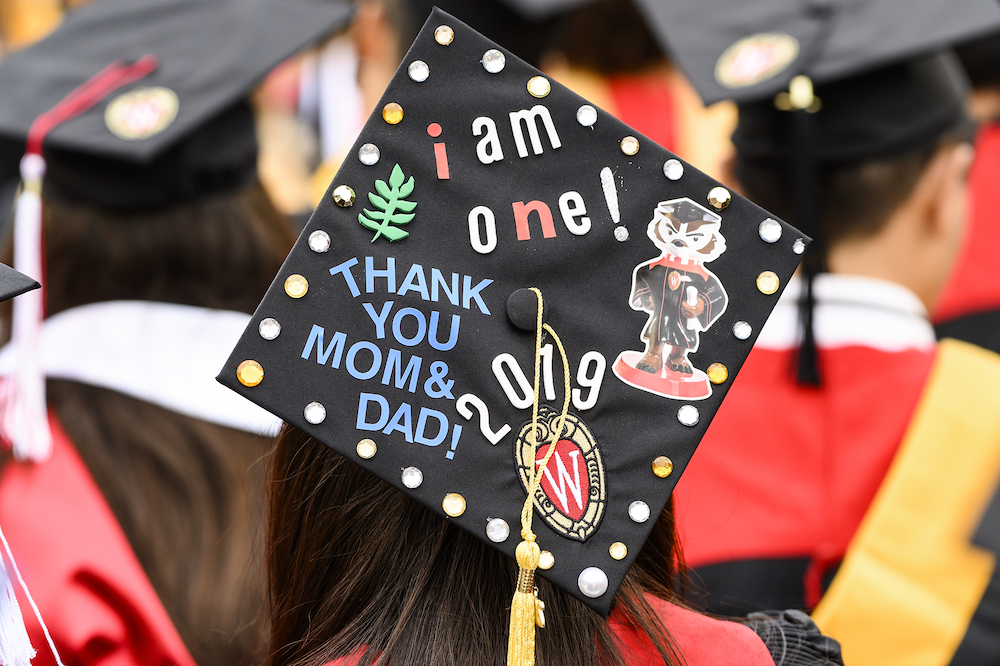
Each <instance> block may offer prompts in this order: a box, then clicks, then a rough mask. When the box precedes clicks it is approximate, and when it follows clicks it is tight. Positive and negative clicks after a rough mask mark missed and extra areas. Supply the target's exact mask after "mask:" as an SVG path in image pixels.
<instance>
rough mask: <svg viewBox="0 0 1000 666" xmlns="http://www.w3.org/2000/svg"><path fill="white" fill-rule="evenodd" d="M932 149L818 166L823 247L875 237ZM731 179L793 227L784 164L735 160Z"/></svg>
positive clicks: (921, 170)
mask: <svg viewBox="0 0 1000 666" xmlns="http://www.w3.org/2000/svg"><path fill="white" fill-rule="evenodd" d="M937 148H938V146H935V147H932V148H923V149H920V150H916V151H910V152H907V153H905V154H903V155H893V156H889V157H883V158H878V159H873V160H867V161H864V162H855V163H848V164H832V165H823V166H820V167H818V170H817V197H816V211H817V213H818V221H819V224H820V233H821V236H822V238H823V242H824V247H825V248H829V247H832V246H833V245H836V244H837V243H839V242H841V241H844V240H850V239H861V238H866V237H870V236H874V235H875V234H877V233H879V232H880V231H881V230H882V228H883V227H884V226H885V224H886V223H887V222H888V221H889V218H890V217H891V216H892V213H893V212H894V211H895V210H896V209H897V208H899V206H901V205H902V204H903V202H904V201H906V199H907V197H909V196H910V193H912V192H913V188H914V187H916V184H917V181H918V180H920V177H921V175H922V174H923V173H924V170H925V169H926V168H927V166H928V164H930V161H931V158H932V157H933V156H934V154H935V152H936V150H937ZM735 175H736V180H738V181H739V183H740V186H741V188H742V191H743V194H744V195H745V196H746V197H747V198H748V199H750V200H751V201H753V202H754V203H756V204H758V205H760V206H762V207H764V208H766V209H767V210H769V211H771V212H772V213H774V214H775V215H777V216H778V217H781V218H782V219H784V220H786V221H787V222H788V223H789V224H795V222H796V221H795V197H794V192H793V191H792V188H793V183H795V182H796V181H795V178H793V177H792V173H791V167H790V166H780V165H777V164H763V163H756V162H748V161H741V160H739V159H737V162H736V165H735Z"/></svg>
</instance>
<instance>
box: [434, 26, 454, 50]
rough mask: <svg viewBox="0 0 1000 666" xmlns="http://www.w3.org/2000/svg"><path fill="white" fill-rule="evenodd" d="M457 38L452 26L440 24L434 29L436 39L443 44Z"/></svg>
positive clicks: (445, 44) (447, 43)
mask: <svg viewBox="0 0 1000 666" xmlns="http://www.w3.org/2000/svg"><path fill="white" fill-rule="evenodd" d="M454 39H455V31H454V30H452V29H451V26H447V25H439V26H438V27H437V28H436V29H435V30H434V41H435V42H437V43H438V44H440V45H441V46H448V45H449V44H451V42H452V41H453V40H454Z"/></svg>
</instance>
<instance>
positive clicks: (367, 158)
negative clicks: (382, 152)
mask: <svg viewBox="0 0 1000 666" xmlns="http://www.w3.org/2000/svg"><path fill="white" fill-rule="evenodd" d="M378 158H379V152H378V146H376V145H375V144H374V143H366V144H365V145H363V146H361V148H359V149H358V159H359V160H361V163H362V164H364V165H365V166H371V165H373V164H375V163H377V162H378Z"/></svg>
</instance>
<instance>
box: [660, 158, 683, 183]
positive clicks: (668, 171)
mask: <svg viewBox="0 0 1000 666" xmlns="http://www.w3.org/2000/svg"><path fill="white" fill-rule="evenodd" d="M663 175H664V176H666V177H667V178H669V179H670V180H680V179H681V176H683V175H684V165H683V164H681V161H680V160H667V161H666V162H664V163H663Z"/></svg>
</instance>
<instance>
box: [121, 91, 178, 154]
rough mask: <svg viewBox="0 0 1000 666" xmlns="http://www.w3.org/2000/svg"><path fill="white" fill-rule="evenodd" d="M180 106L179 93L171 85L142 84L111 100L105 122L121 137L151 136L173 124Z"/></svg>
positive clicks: (128, 138) (138, 137)
mask: <svg viewBox="0 0 1000 666" xmlns="http://www.w3.org/2000/svg"><path fill="white" fill-rule="evenodd" d="M179 106H180V104H179V102H178V100H177V95H176V94H175V93H174V91H173V90H170V89H169V88H162V87H156V88H140V89H138V90H132V91H130V92H127V93H124V94H122V95H119V96H118V97H116V98H115V99H114V101H112V102H111V103H110V104H108V108H107V109H106V110H105V112H104V123H105V124H106V125H107V126H108V129H109V130H111V132H112V133H113V134H114V135H115V136H118V137H120V138H122V139H127V140H129V141H135V140H138V139H148V138H149V137H151V136H155V135H157V134H159V133H160V132H162V131H163V130H165V129H167V128H168V127H170V124H171V123H172V122H174V118H176V117H177V109H178V107H179Z"/></svg>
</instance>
